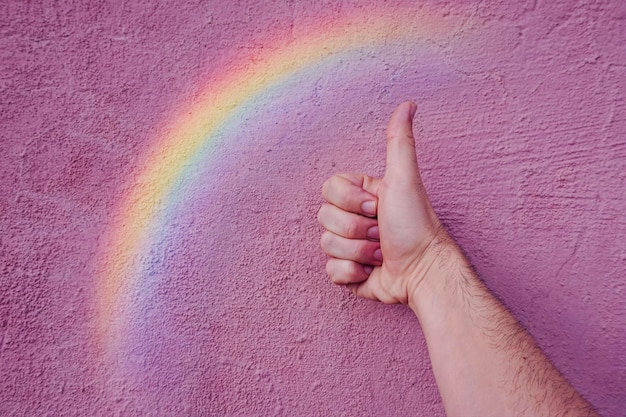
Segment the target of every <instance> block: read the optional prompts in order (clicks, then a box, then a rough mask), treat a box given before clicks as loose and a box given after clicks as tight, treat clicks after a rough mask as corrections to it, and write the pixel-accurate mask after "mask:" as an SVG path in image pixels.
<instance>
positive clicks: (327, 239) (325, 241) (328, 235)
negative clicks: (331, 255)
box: [320, 232, 333, 252]
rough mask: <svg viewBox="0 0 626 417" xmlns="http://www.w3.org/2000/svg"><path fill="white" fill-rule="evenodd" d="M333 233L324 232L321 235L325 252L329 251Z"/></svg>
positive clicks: (321, 242) (321, 243)
mask: <svg viewBox="0 0 626 417" xmlns="http://www.w3.org/2000/svg"><path fill="white" fill-rule="evenodd" d="M332 239H333V237H332V234H331V233H330V232H324V233H322V236H321V237H320V245H321V246H322V249H323V250H324V251H325V252H328V248H329V247H330V245H331V243H332Z"/></svg>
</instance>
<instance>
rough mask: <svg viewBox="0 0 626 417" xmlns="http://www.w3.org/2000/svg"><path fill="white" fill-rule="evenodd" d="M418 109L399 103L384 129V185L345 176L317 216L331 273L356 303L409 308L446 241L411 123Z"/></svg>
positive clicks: (326, 193)
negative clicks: (359, 299)
mask: <svg viewBox="0 0 626 417" xmlns="http://www.w3.org/2000/svg"><path fill="white" fill-rule="evenodd" d="M416 109H417V106H416V105H415V104H414V103H412V102H405V103H402V104H400V105H399V106H398V107H397V108H396V110H395V111H394V113H393V115H392V116H391V120H390V121H389V125H388V128H387V166H386V170H385V175H384V177H383V178H372V177H370V176H367V175H364V174H342V175H335V176H333V177H331V178H330V179H328V180H327V181H326V182H325V183H324V186H323V187H322V196H323V197H324V199H325V200H326V201H327V203H325V204H324V205H322V207H321V208H320V210H319V212H318V220H319V222H320V223H321V224H322V226H323V227H324V228H325V229H326V231H325V232H324V233H323V235H322V238H321V245H322V249H323V250H324V252H325V253H326V254H327V255H328V256H329V257H330V258H329V259H328V262H327V264H326V271H327V273H328V275H329V276H330V278H331V280H332V281H333V282H334V283H336V284H343V285H346V286H347V287H348V288H349V289H350V290H352V291H353V292H354V293H355V294H356V295H357V296H359V297H364V298H368V299H372V300H378V301H382V302H384V303H403V304H407V303H408V302H409V298H410V296H412V295H413V293H414V292H415V291H416V290H417V287H418V285H419V284H420V282H421V281H422V280H424V279H425V277H426V273H427V271H428V268H429V267H430V265H431V264H432V262H433V261H434V259H435V257H436V253H434V251H433V250H431V249H432V247H433V242H435V241H436V240H438V239H439V238H441V237H444V235H445V236H447V234H446V232H445V230H444V229H443V227H442V225H441V222H440V221H439V219H438V217H437V215H436V214H435V211H434V210H433V208H432V206H431V204H430V201H429V199H428V196H427V195H426V191H425V189H424V186H423V184H422V180H421V177H420V173H419V168H418V165H417V157H416V155H415V140H414V137H413V129H412V122H413V116H414V115H415V111H416Z"/></svg>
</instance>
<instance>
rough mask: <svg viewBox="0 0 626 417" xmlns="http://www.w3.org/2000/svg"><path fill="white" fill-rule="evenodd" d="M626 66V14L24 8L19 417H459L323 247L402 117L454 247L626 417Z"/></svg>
mask: <svg viewBox="0 0 626 417" xmlns="http://www.w3.org/2000/svg"><path fill="white" fill-rule="evenodd" d="M491 3H493V4H491ZM625 43H626V7H625V6H624V3H623V2H622V1H618V0H614V1H608V0H599V1H595V2H591V1H589V2H587V1H545V2H540V1H518V0H515V1H513V0H511V1H506V2H497V4H496V2H469V1H467V2H444V1H441V2H439V1H424V2H413V1H411V2H402V1H399V0H393V1H391V0H390V1H387V2H376V1H356V0H354V1H347V0H341V1H330V0H328V1H313V2H310V1H301V0H292V1H287V0H285V1H260V0H258V1H251V0H250V1H239V0H235V1H216V0H215V1H204V2H202V1H178V0H177V1H169V2H165V1H163V2H154V1H130V2H122V1H108V2H95V1H82V2H69V1H58V2H52V1H34V2H26V1H13V0H7V1H3V2H2V4H0V74H1V75H0V106H1V107H0V132H1V135H2V136H1V138H2V139H1V140H2V142H1V147H0V227H1V229H0V232H1V233H0V275H1V279H0V376H1V377H0V415H2V416H85V415H102V416H105V415H107V416H108V415H113V416H115V415H123V416H144V415H189V416H192V415H193V416H201V415H216V416H218V415H219V416H255V415H258V416H266V415H277V416H313V415H329V416H370V415H371V416H374V415H375V416H387V415H389V416H392V415H393V416H409V415H432V416H441V415H443V408H442V405H441V402H440V398H439V395H438V392H437V389H436V385H435V381H434V379H433V375H432V372H431V369H430V365H429V360H428V355H427V351H426V345H425V341H424V338H423V335H422V333H421V331H420V329H419V326H418V323H417V320H416V319H415V318H414V317H413V316H412V315H411V314H410V312H409V311H408V310H407V309H406V308H403V307H400V306H391V307H390V306H383V305H379V304H376V303H372V302H368V301H364V300H357V299H355V298H354V297H352V296H351V295H350V294H349V293H347V292H346V291H344V290H342V289H341V288H338V287H335V286H333V285H331V284H330V282H329V281H328V280H327V279H326V277H325V275H324V262H325V259H324V257H323V255H322V253H321V250H320V249H319V247H318V239H319V235H320V228H319V226H318V225H317V224H316V221H315V214H316V211H317V208H318V206H319V204H320V202H321V201H320V200H321V199H320V197H319V190H320V186H321V184H322V182H323V181H324V179H325V178H327V177H328V176H330V175H332V174H333V173H336V172H341V171H365V172H368V173H370V174H380V173H382V172H383V169H384V162H383V161H384V140H383V139H384V127H385V124H386V122H387V118H388V116H389V114H390V112H391V111H392V109H393V108H394V106H395V104H397V103H398V102H400V101H402V100H405V99H412V100H415V101H416V102H418V103H419V106H420V110H419V114H418V119H419V123H420V126H421V127H420V138H421V139H420V141H419V143H418V152H419V156H420V161H421V166H422V169H423V177H424V180H425V183H426V186H427V189H428V191H429V193H430V195H431V198H432V200H433V204H434V207H435V209H436V210H437V212H438V213H439V214H440V216H441V217H442V219H443V220H444V222H445V223H446V225H447V226H448V227H449V229H450V231H451V232H452V234H453V235H454V236H455V237H456V238H457V239H458V241H459V242H460V244H461V245H462V246H463V248H464V249H465V251H466V252H467V254H468V255H469V257H470V258H471V260H472V262H473V263H474V264H475V266H476V268H477V270H478V271H479V273H480V274H481V276H482V277H483V278H484V279H485V281H486V282H487V284H488V286H489V287H490V288H491V289H493V290H494V291H495V292H496V293H497V294H498V295H499V296H500V297H501V298H502V300H503V301H504V302H505V304H506V305H508V306H509V307H510V308H511V309H512V311H513V312H514V314H515V315H516V316H517V317H518V318H519V319H520V320H521V322H522V323H523V324H524V325H525V326H527V328H528V329H529V330H530V331H531V333H532V334H533V335H534V336H535V337H536V339H537V341H538V343H539V344H540V345H541V346H542V348H544V350H545V351H546V353H547V354H548V356H549V357H550V358H551V359H552V360H553V361H554V363H555V364H556V365H557V367H558V368H559V369H561V370H562V372H563V373H564V374H565V375H566V377H567V378H568V379H569V380H570V381H572V383H573V384H574V385H575V386H576V388H577V389H579V390H580V392H581V393H582V394H583V395H584V396H585V397H586V398H588V399H589V400H590V401H591V402H592V403H593V404H594V405H595V406H596V407H598V409H599V410H600V411H601V412H602V413H604V415H606V416H619V415H623V412H624V410H626V390H625V386H624V381H626V363H625V358H626V355H625V353H624V345H625V344H626V312H625V309H624V285H625V284H624V276H625V271H626V268H625V265H626V239H625V238H624V236H626V217H625V215H624V210H625V209H626V191H625V190H626V138H625V133H624V132H626V107H625V106H626V105H625V103H624V97H625V87H626V48H625V47H624V45H625Z"/></svg>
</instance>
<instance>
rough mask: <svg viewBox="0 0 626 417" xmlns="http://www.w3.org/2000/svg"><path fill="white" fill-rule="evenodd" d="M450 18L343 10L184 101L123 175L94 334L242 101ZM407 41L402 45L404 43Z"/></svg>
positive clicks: (422, 34) (430, 34)
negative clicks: (345, 15)
mask: <svg viewBox="0 0 626 417" xmlns="http://www.w3.org/2000/svg"><path fill="white" fill-rule="evenodd" d="M456 23H457V22H454V21H452V20H451V19H446V20H445V21H444V20H443V19H442V18H441V17H433V16H431V15H429V14H427V13H423V12H422V13H420V14H419V15H415V14H409V15H403V13H401V12H400V13H398V15H394V16H387V17H384V16H383V17H381V16H378V17H372V16H362V17H354V16H353V17H351V18H350V19H345V20H343V21H336V22H332V23H326V24H325V25H321V26H319V27H318V28H316V29H313V30H310V31H308V33H306V34H303V35H302V36H299V37H297V38H296V39H294V40H292V41H290V42H289V43H285V44H284V45H282V46H281V47H280V48H279V49H276V48H271V49H270V52H265V53H263V52H261V53H259V54H258V55H256V56H253V57H251V58H250V57H248V58H247V59H246V58H244V59H242V60H241V61H239V62H236V63H234V64H233V65H232V67H229V68H228V69H226V70H224V72H223V76H222V77H221V78H219V79H216V78H215V77H213V78H212V79H211V81H210V82H209V83H208V85H207V86H206V88H204V89H203V90H202V91H204V94H202V95H201V98H200V99H196V100H195V101H194V102H192V103H189V105H188V106H187V107H184V109H183V110H182V111H181V112H180V114H179V115H178V116H176V117H175V118H174V121H173V122H172V123H170V127H169V128H168V129H167V131H168V132H169V133H168V134H167V135H165V136H164V137H162V138H161V139H159V140H157V141H156V142H155V144H153V145H151V147H150V149H149V151H148V153H147V155H146V157H145V160H144V161H143V162H142V163H140V164H138V166H140V167H142V168H143V169H142V171H140V172H139V173H138V174H137V176H136V177H134V178H132V180H131V181H130V182H129V186H128V190H129V191H128V192H127V193H126V195H125V197H124V198H123V200H122V201H121V203H120V205H119V208H118V210H117V215H116V216H115V218H114V221H113V224H112V226H111V228H110V230H109V231H108V233H107V235H106V236H105V239H104V241H105V245H103V246H104V248H103V250H102V251H101V254H100V255H99V261H100V265H101V266H100V268H99V271H100V274H101V276H100V277H99V288H98V291H97V306H96V308H97V314H98V339H99V342H100V343H101V344H103V345H104V348H105V350H107V351H108V350H110V349H113V345H115V340H116V339H117V338H118V337H119V336H120V334H121V333H122V332H123V331H124V329H123V326H124V319H123V317H120V314H123V313H122V312H124V311H125V310H124V306H123V305H122V304H123V300H124V295H125V294H128V293H129V291H130V290H132V289H133V288H134V287H135V286H136V284H137V283H136V281H137V280H138V279H140V277H141V274H138V273H136V270H135V269H136V268H135V267H134V266H133V264H134V260H136V259H137V257H138V255H139V254H141V253H142V251H144V250H146V248H147V246H149V245H148V240H149V239H148V236H149V234H150V231H151V230H152V228H153V227H154V226H155V222H156V221H157V218H158V217H160V216H159V212H160V211H162V210H163V209H164V208H165V207H167V205H168V199H169V198H170V196H172V195H173V194H175V193H176V184H179V183H180V180H181V177H182V176H184V175H188V173H189V169H186V167H188V166H189V165H190V164H191V163H192V161H193V160H194V158H197V157H198V155H199V154H200V153H201V151H202V149H203V148H206V147H207V146H208V145H210V144H211V143H212V142H214V141H215V140H216V136H217V132H218V131H219V130H220V128H221V127H222V126H223V125H224V124H225V123H226V122H227V121H228V120H229V118H230V117H231V116H232V115H233V114H235V113H236V112H237V109H239V108H241V107H242V106H245V105H249V104H250V102H252V101H254V100H258V99H259V98H260V97H263V93H264V92H265V91H267V90H268V89H271V88H274V87H275V86H277V85H280V84H282V83H286V82H288V81H289V79H291V78H292V77H294V76H295V75H297V74H298V73H300V72H301V71H303V70H305V69H307V68H310V67H312V66H315V65H318V64H319V63H320V62H323V61H324V60H327V59H329V58H332V57H337V56H340V55H342V54H346V53H349V52H350V51H354V50H355V49H358V48H360V47H370V48H371V47H376V48H382V47H384V46H385V44H390V43H394V44H395V43H398V42H399V43H407V44H409V43H411V42H418V41H424V40H427V39H433V40H437V39H444V38H446V37H449V36H450V34H451V33H450V32H451V28H454V27H455V25H456ZM408 48H409V49H410V46H408Z"/></svg>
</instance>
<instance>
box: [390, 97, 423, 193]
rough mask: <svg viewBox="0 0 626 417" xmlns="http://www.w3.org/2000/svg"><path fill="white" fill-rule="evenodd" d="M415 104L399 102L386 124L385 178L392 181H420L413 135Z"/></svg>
mask: <svg viewBox="0 0 626 417" xmlns="http://www.w3.org/2000/svg"><path fill="white" fill-rule="evenodd" d="M416 110H417V105H416V104H415V103H413V102H411V101H406V102H404V103H402V104H400V105H399V106H398V107H397V108H396V110H395V111H394V112H393V114H392V115H391V120H390V121H389V125H388V126H387V167H386V168H385V180H387V181H388V182H389V183H390V184H392V183H406V182H410V183H414V182H415V181H418V182H419V181H420V175H419V169H418V167H417V156H416V155H415V139H414V137H413V116H415V111H416Z"/></svg>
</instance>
